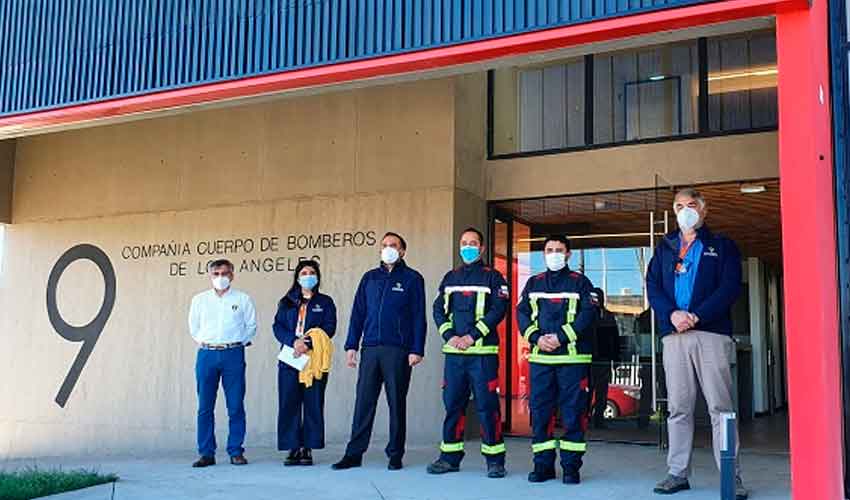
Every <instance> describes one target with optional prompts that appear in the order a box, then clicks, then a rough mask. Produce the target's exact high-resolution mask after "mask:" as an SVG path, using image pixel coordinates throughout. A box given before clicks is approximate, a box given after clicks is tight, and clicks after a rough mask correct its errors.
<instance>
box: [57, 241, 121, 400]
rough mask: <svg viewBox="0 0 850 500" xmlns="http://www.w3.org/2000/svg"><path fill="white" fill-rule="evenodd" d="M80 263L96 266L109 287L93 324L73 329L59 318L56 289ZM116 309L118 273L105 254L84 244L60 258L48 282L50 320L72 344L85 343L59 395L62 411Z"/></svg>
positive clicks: (106, 288)
mask: <svg viewBox="0 0 850 500" xmlns="http://www.w3.org/2000/svg"><path fill="white" fill-rule="evenodd" d="M78 260H90V261H92V262H94V263H95V265H96V266H97V267H98V268H99V269H100V272H101V274H103V281H104V285H105V286H104V294H103V304H101V306H100V311H98V313H97V316H95V317H94V319H93V320H91V322H90V323H89V324H87V325H84V326H72V325H69V324H68V323H67V322H66V321H65V320H64V319H63V318H62V315H60V314H59V308H58V307H57V305H56V287H57V286H58V285H59V278H61V277H62V273H64V272H65V269H67V268H68V266H69V265H71V264H72V263H74V262H76V261H78ZM113 305H115V269H113V267H112V262H110V260H109V257H107V255H106V254H105V253H104V252H103V250H101V249H100V248H98V247H96V246H94V245H89V244H81V245H77V246H75V247H73V248H71V249H69V250H68V251H67V252H65V253H63V254H62V256H61V257H59V260H58V261H56V264H55V265H54V266H53V269H52V270H51V271H50V277H49V278H48V279H47V317H48V318H49V319H50V324H51V325H53V329H54V330H56V333H58V334H59V335H60V336H61V337H62V338H64V339H65V340H67V341H69V342H82V343H83V345H82V347H80V352H79V353H77V357H76V359H74V363H73V364H72V365H71V369H70V370H68V375H66V376H65V381H64V382H63V383H62V387H60V388H59V393H58V394H56V399H55V401H56V404H58V405H59V406H60V407H62V408H64V407H65V403H67V402H68V398H69V397H70V396H71V392H72V391H73V390H74V386H75V385H76V384H77V380H78V379H79V378H80V373H82V371H83V367H84V366H85V365H86V361H88V359H89V356H90V355H91V353H92V351H93V350H94V346H95V344H96V343H97V339H98V338H99V337H100V333H101V332H102V331H103V327H104V326H106V321H107V320H108V319H109V315H110V314H111V313H112V306H113Z"/></svg>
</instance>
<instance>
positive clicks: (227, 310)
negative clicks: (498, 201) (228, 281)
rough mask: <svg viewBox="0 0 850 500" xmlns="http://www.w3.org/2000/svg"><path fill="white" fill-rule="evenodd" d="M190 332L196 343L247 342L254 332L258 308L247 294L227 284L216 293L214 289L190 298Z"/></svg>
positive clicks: (251, 338) (255, 333)
mask: <svg viewBox="0 0 850 500" xmlns="http://www.w3.org/2000/svg"><path fill="white" fill-rule="evenodd" d="M189 333H191V334H192V338H193V339H195V342H197V343H199V344H231V343H235V342H242V343H248V342H251V340H253V338H254V336H255V335H257V311H256V308H255V307H254V301H253V300H252V299H251V297H249V296H248V294H246V293H244V292H241V291H239V290H234V289H233V288H229V289H228V290H227V291H226V292H224V294H223V295H222V296H221V297H219V295H218V294H217V293H216V292H215V290H207V291H206V292H201V293H199V294H198V295H195V296H194V297H193V298H192V305H191V307H190V308H189Z"/></svg>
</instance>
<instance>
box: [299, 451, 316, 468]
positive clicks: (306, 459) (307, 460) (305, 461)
mask: <svg viewBox="0 0 850 500" xmlns="http://www.w3.org/2000/svg"><path fill="white" fill-rule="evenodd" d="M298 465H313V450H311V449H310V448H301V461H300V462H299V463H298Z"/></svg>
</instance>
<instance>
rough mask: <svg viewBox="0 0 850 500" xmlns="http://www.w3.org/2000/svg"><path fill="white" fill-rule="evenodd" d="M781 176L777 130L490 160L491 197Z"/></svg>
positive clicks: (592, 191) (489, 180) (544, 194)
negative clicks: (657, 177)
mask: <svg viewBox="0 0 850 500" xmlns="http://www.w3.org/2000/svg"><path fill="white" fill-rule="evenodd" d="M656 175H658V176H659V182H660V183H661V184H664V183H667V184H674V185H679V186H681V185H687V184H700V183H708V182H724V181H737V180H747V179H765V178H775V177H778V176H779V160H778V145H777V133H776V132H765V133H758V134H741V135H728V136H724V137H714V138H707V139H693V140H685V141H673V142H659V143H652V144H641V145H634V146H620V147H612V148H602V149H595V150H587V151H579V152H572V153H563V154H557V155H547V156H535V157H527V158H516V159H510V160H495V161H489V162H487V199H489V200H505V199H514V198H526V197H540V196H553V195H562V194H574V193H595V192H600V191H617V190H625V189H642V188H652V187H655V185H656V184H655V182H656Z"/></svg>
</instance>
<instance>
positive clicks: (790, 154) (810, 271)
mask: <svg viewBox="0 0 850 500" xmlns="http://www.w3.org/2000/svg"><path fill="white" fill-rule="evenodd" d="M827 15H828V14H827V2H822V1H815V2H813V3H812V7H811V8H810V9H806V10H797V11H790V12H780V13H779V15H777V18H776V46H777V56H778V57H777V59H778V64H779V174H780V186H781V187H780V190H781V203H782V250H783V260H784V266H783V267H784V279H785V287H784V288H785V304H786V307H785V325H786V334H787V338H786V343H787V349H786V351H787V357H788V396H789V412H790V415H789V418H790V434H791V436H790V437H791V489H792V496H793V498H795V499H841V498H844V495H843V477H844V469H843V455H844V452H843V439H842V411H841V410H842V402H841V349H840V338H839V332H838V318H839V313H838V269H837V264H838V259H837V247H836V226H835V217H836V214H835V196H834V188H835V184H834V180H833V175H834V174H833V168H834V165H833V158H832V151H833V149H832V131H831V123H832V122H831V118H830V107H829V103H830V95H829V92H830V85H829V84H830V78H829V76H830V75H829V52H828V43H829V38H828V36H827V35H828V33H827V30H828V17H827Z"/></svg>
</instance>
